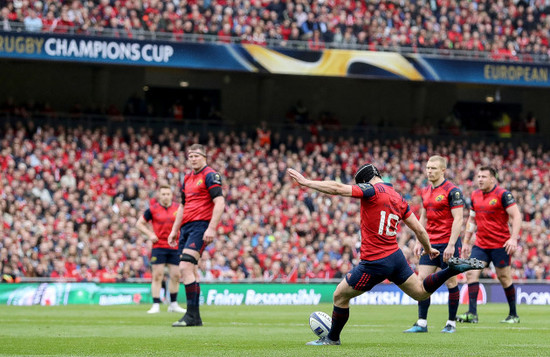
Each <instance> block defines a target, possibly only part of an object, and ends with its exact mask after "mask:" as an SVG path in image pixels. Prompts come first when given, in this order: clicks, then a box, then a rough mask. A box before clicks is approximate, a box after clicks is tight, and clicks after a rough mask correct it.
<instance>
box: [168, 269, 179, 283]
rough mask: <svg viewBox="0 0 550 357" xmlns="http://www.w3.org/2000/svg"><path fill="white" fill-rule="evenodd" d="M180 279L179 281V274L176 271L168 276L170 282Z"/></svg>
mask: <svg viewBox="0 0 550 357" xmlns="http://www.w3.org/2000/svg"><path fill="white" fill-rule="evenodd" d="M180 279H181V274H180V272H179V271H178V272H172V273H171V274H170V280H172V281H180Z"/></svg>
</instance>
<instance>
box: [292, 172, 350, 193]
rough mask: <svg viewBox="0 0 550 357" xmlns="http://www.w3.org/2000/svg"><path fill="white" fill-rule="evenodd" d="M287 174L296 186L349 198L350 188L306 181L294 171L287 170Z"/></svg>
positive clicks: (336, 184) (327, 182)
mask: <svg viewBox="0 0 550 357" xmlns="http://www.w3.org/2000/svg"><path fill="white" fill-rule="evenodd" d="M287 173H288V175H289V176H290V177H292V179H293V180H294V181H296V183H297V184H299V185H301V186H304V187H309V188H312V189H314V190H316V191H319V192H323V193H328V194H329V195H339V196H346V197H351V195H352V192H353V190H352V186H351V185H346V184H343V183H340V182H336V181H313V180H308V179H306V178H305V177H304V176H303V175H302V174H301V173H299V172H298V171H296V170H294V169H288V170H287Z"/></svg>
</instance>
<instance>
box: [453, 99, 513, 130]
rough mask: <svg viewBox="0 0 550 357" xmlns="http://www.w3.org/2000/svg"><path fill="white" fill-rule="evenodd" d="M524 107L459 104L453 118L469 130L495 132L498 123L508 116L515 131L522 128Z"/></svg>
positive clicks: (455, 108) (454, 110)
mask: <svg viewBox="0 0 550 357" xmlns="http://www.w3.org/2000/svg"><path fill="white" fill-rule="evenodd" d="M522 110H523V106H522V105H521V104H519V103H494V102H493V103H487V102H466V101H460V102H457V103H456V104H455V106H454V108H453V111H452V114H451V115H452V116H454V117H456V118H458V120H460V122H461V123H462V126H463V127H464V128H466V129H467V130H481V131H487V132H490V131H494V130H495V126H496V123H497V122H498V121H500V120H502V117H503V115H507V116H508V117H509V118H510V120H511V126H512V129H513V130H514V131H518V130H520V129H521V128H519V127H518V126H520V125H521V112H522Z"/></svg>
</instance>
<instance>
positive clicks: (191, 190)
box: [181, 166, 222, 225]
mask: <svg viewBox="0 0 550 357" xmlns="http://www.w3.org/2000/svg"><path fill="white" fill-rule="evenodd" d="M221 185H222V180H221V176H220V174H218V173H217V172H216V171H214V169H212V168H211V167H209V166H205V167H204V168H203V169H202V170H200V171H199V172H192V173H191V174H189V175H186V176H185V178H184V180H183V187H182V189H181V191H182V192H181V193H182V194H181V203H182V204H183V205H184V206H185V208H184V210H183V220H182V225H184V224H186V223H189V222H194V221H209V220H210V219H212V211H213V209H214V202H213V201H212V199H213V198H215V197H217V196H220V195H221Z"/></svg>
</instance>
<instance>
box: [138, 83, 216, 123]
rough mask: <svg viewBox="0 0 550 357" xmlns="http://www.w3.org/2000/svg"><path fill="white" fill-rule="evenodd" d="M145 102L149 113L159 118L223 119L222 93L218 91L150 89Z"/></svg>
mask: <svg viewBox="0 0 550 357" xmlns="http://www.w3.org/2000/svg"><path fill="white" fill-rule="evenodd" d="M145 102H146V105H147V107H148V109H147V111H148V112H149V113H150V114H153V115H155V116H158V117H166V118H169V117H173V118H174V119H176V120H184V119H221V112H222V111H221V93H220V90H216V89H197V88H168V87H150V88H149V89H148V90H147V91H146V92H145Z"/></svg>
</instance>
